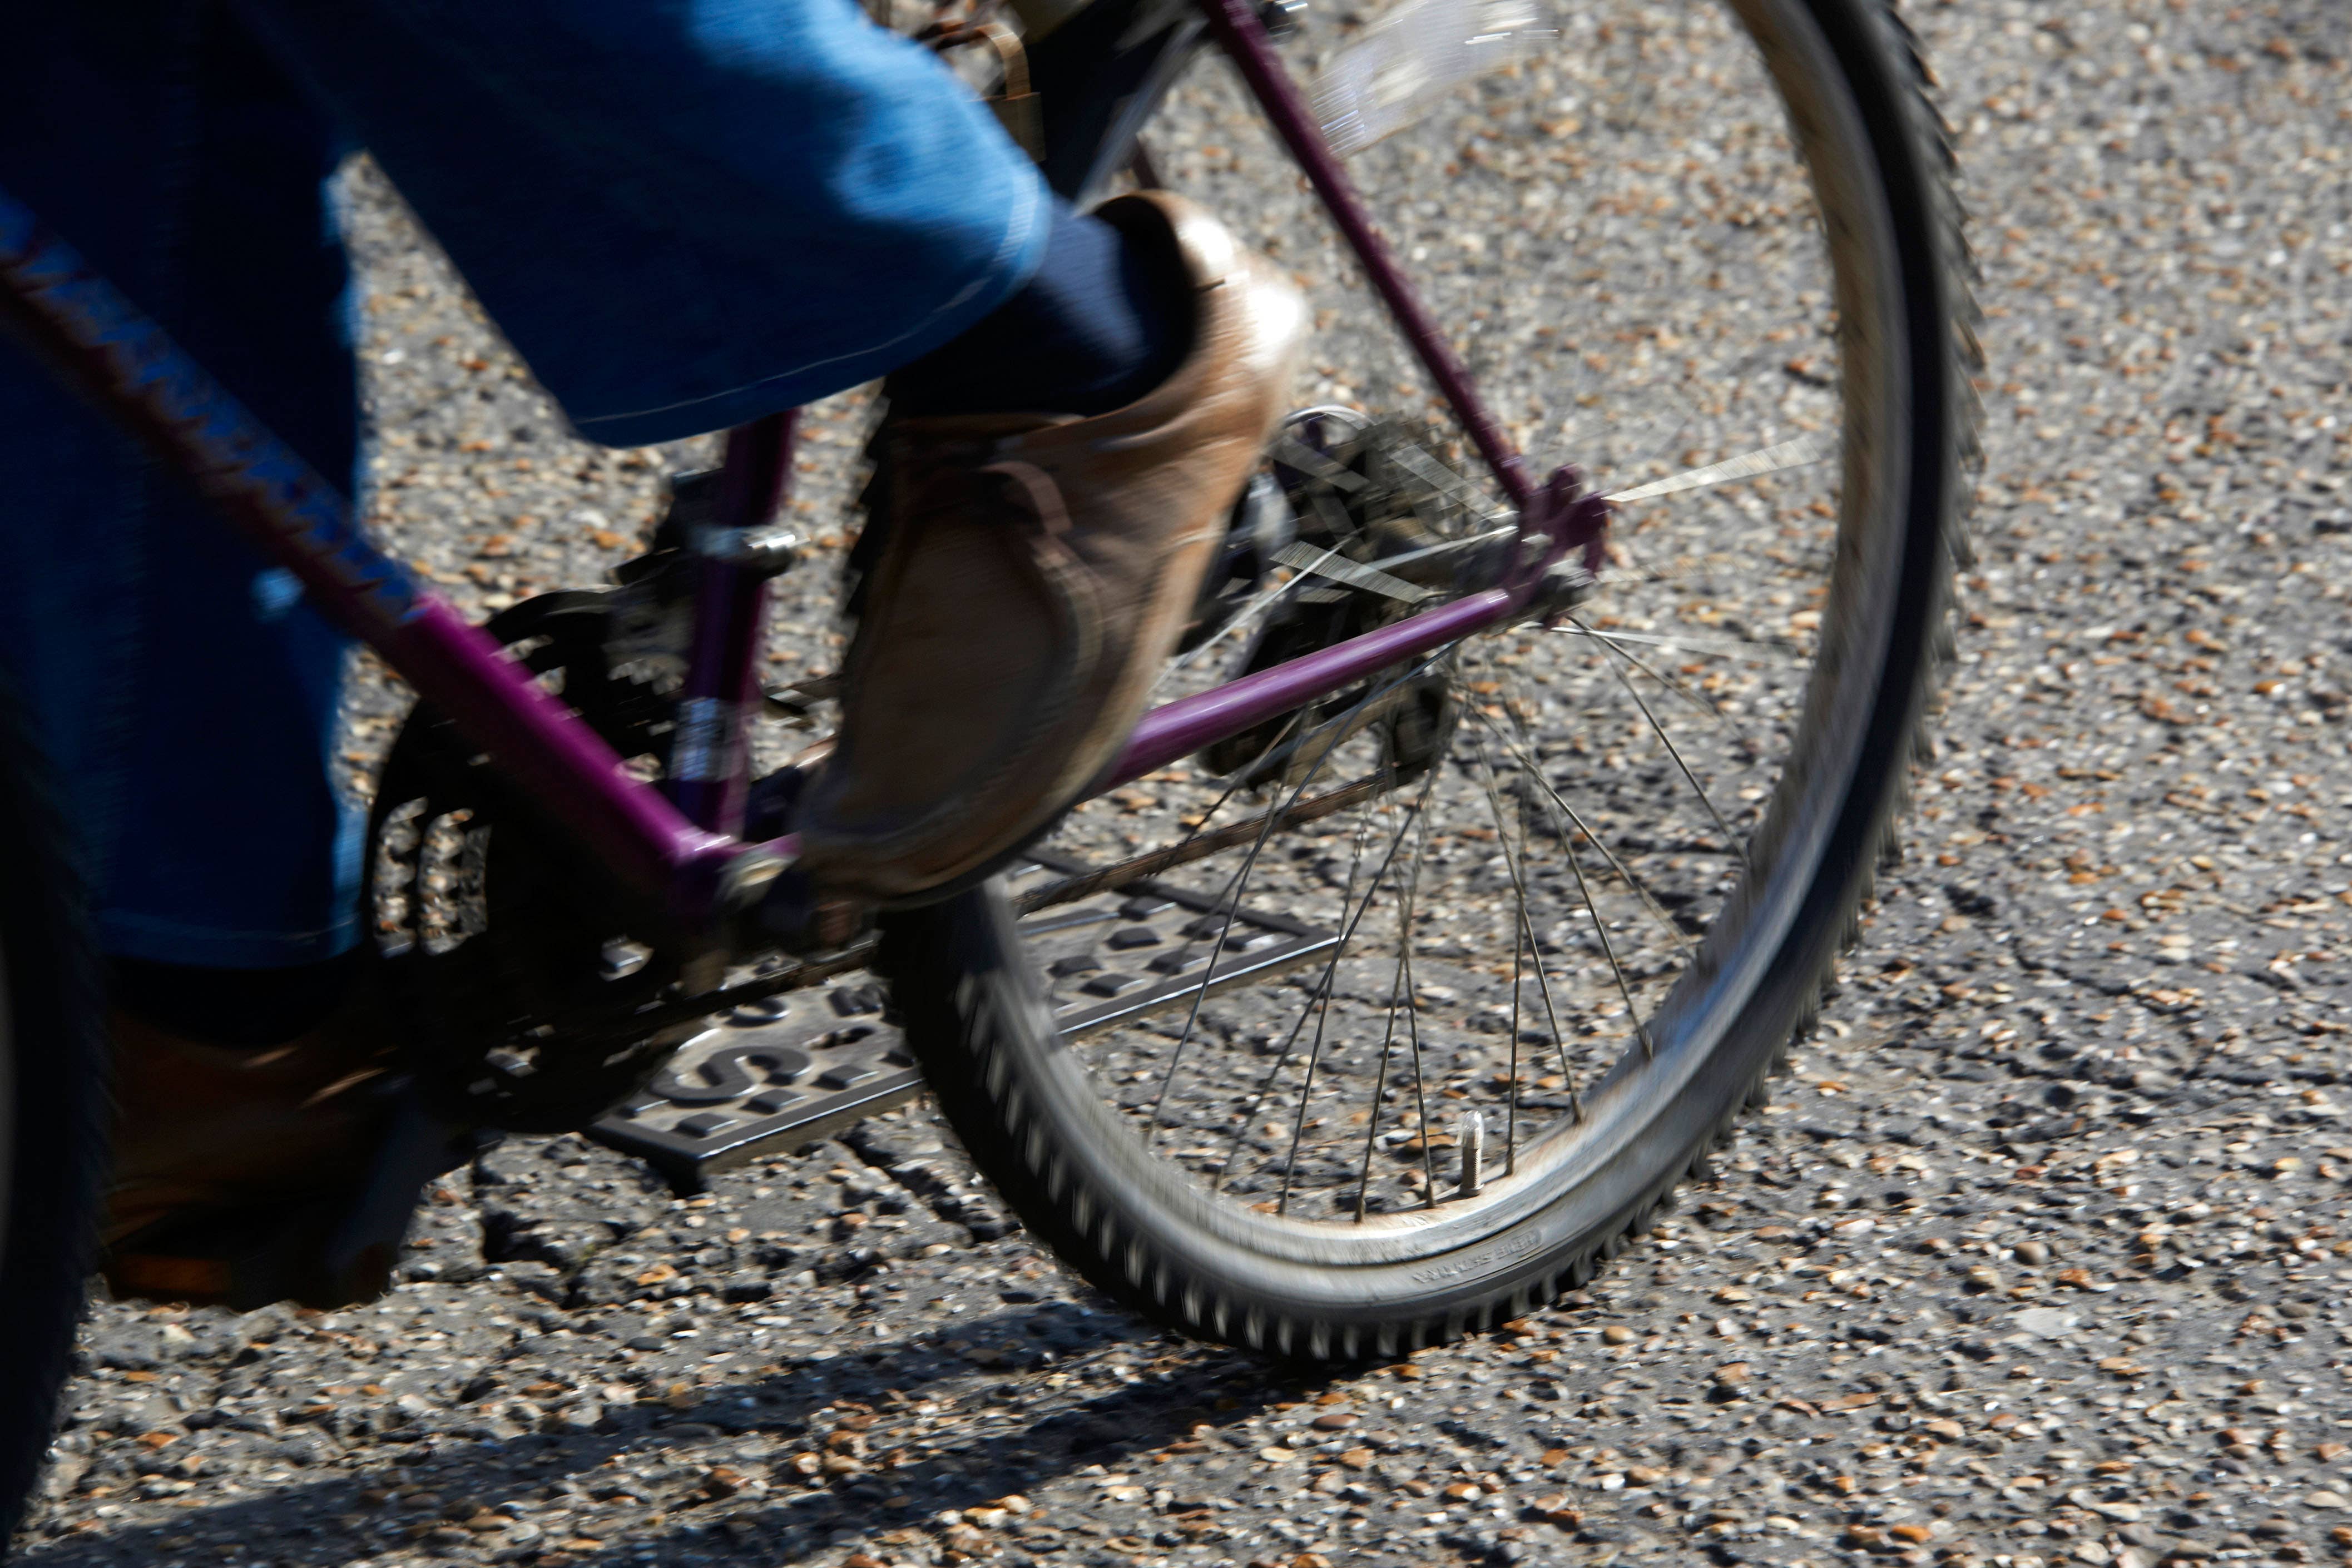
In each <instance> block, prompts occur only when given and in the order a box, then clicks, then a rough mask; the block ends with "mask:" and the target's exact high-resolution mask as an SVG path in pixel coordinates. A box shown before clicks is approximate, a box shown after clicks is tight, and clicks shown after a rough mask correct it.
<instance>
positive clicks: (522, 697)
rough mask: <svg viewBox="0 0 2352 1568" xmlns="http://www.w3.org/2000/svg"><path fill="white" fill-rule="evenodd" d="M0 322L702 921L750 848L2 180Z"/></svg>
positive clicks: (651, 885)
mask: <svg viewBox="0 0 2352 1568" xmlns="http://www.w3.org/2000/svg"><path fill="white" fill-rule="evenodd" d="M0 319H5V322H6V324H7V325H8V326H9V327H11V328H13V329H17V330H18V331H19V332H20V333H21V335H22V336H23V337H24V339H25V340H26V342H27V343H28V344H29V346H30V347H31V348H32V350H34V351H35V352H36V353H37V354H38V355H39V356H40V357H41V358H43V359H45V360H47V361H49V362H51V363H52V364H53V365H54V366H56V368H57V369H58V371H60V372H62V373H63V374H64V375H65V377H66V378H67V379H68V381H70V382H72V383H73V384H75V385H76V386H78V387H79V388H80V389H81V390H83V391H84V392H87V393H89V395H90V396H91V398H92V399H93V400H94V401H96V402H97V403H98V404H99V405H100V407H101V408H102V409H104V410H105V411H106V412H108V413H110V414H112V415H113V416H114V418H115V419H116V420H117V422H118V423H120V424H121V425H122V426H123V427H124V428H125V429H126V430H128V431H129V432H130V433H131V434H133V435H134V436H136V437H137V438H138V439H139V440H140V441H142V443H143V444H146V445H147V446H149V447H150V448H152V449H153V450H154V451H155V452H157V453H158V454H159V455H161V456H162V457H163V460H164V462H165V463H166V465H168V466H170V467H172V468H173V469H175V470H177V471H178V472H180V473H182V474H184V475H185V476H188V478H189V479H190V480H191V481H193V482H194V484H195V485H196V486H197V487H198V489H200V490H201V491H202V492H203V493H204V494H205V496H206V497H209V498H210V499H211V500H212V501H214V502H215V504H216V505H218V506H219V507H221V508H222V510H223V511H225V512H226V514H227V515H228V516H229V517H230V518H231V519H232V520H233V521H234V522H235V523H236V526H237V527H238V528H239V529H240V530H241V531H242V532H243V533H244V534H245V535H246V537H247V538H249V539H250V540H252V541H253V543H254V544H255V545H256V546H257V548H258V549H260V550H261V551H262V552H263V553H264V554H265V555H267V556H268V557H269V558H270V559H272V560H275V561H277V562H278V563H279V564H281V565H282V566H284V567H285V568H286V569H287V570H289V571H291V572H292V573H293V574H294V575H295V577H296V578H298V579H299V580H300V581H301V583H302V585H303V588H304V589H305V591H307V592H308V593H309V594H310V597H311V600H312V601H313V602H315V603H317V604H318V605H319V606H320V608H321V609H322V610H323V611H324V612H325V613H326V614H327V615H328V617H329V618H330V619H331V620H332V621H333V622H335V623H336V624H338V625H339V626H341V627H342V628H343V629H344V630H345V631H347V632H351V633H352V635H354V636H356V637H359V638H361V639H362V640H363V641H365V642H366V643H369V644H371V645H372V646H373V647H374V648H376V649H377V650H378V651H379V652H381V653H383V656H384V658H385V660H386V661H387V662H388V663H389V664H391V665H392V667H393V668H394V669H395V670H397V671H399V672H400V674H402V675H403V676H404V677H406V678H407V680H408V681H409V683H410V684H411V685H414V686H415V688H416V690H417V692H418V694H419V695H422V696H423V697H424V698H425V700H426V701H427V702H430V703H432V704H433V705H434V706H436V707H439V708H440V709H442V711H444V712H446V714H448V715H449V716H450V717H451V719H453V720H454V721H456V723H457V726H458V727H459V728H460V729H461V730H462V731H464V733H465V734H466V735H467V737H469V738H471V739H472V740H474V741H475V742H476V743H477V744H478V745H479V746H481V747H483V748H484V749H485V750H487V751H488V752H489V754H490V755H491V756H492V757H493V758H497V759H498V761H499V764H500V765H501V766H503V767H505V768H508V769H509V771H510V772H511V773H512V774H513V776H514V777H515V779H517V780H518V781H519V782H520V784H521V785H522V786H523V787H524V789H526V790H527V791H529V792H530V794H531V795H532V796H533V797H534V798H536V799H538V800H541V802H542V803H543V804H544V806H545V807H546V809H547V810H548V811H549V813H550V814H551V816H553V817H554V818H555V819H556V820H558V821H562V822H563V823H564V824H566V825H567V826H569V827H570V828H571V829H572V831H574V832H576V833H578V834H579V835H580V836H581V837H582V838H583V839H584V840H585V841H587V843H588V845H589V847H590V848H591V850H592V851H593V852H594V853H596V854H598V855H600V856H602V857H603V858H604V859H605V860H606V861H607V862H610V863H611V865H612V866H613V868H614V872H615V873H616V874H617V875H618V876H620V878H621V879H622V880H623V882H624V883H625V884H627V885H628V886H630V887H632V888H634V889H635V890H636V891H637V892H638V893H639V894H641V895H643V896H646V897H647V898H649V899H652V900H654V901H656V903H657V904H659V905H660V906H661V907H662V908H664V909H665V910H666V911H667V912H668V913H670V914H671V915H675V916H677V917H679V918H682V919H685V920H687V921H688V922H689V923H694V924H699V923H700V921H701V920H702V919H703V918H704V917H705V915H707V914H708V912H709V908H710V905H711V903H712V901H713V899H714V897H715V896H716V890H717V887H718V883H719V876H720V873H721V872H722V870H723V869H724V867H725V866H726V864H727V862H729V860H730V858H731V856H732V855H733V853H734V852H738V851H739V850H740V845H737V844H734V843H732V842H731V841H729V840H727V839H725V838H723V837H721V836H719V835H718V834H715V833H711V832H708V831H703V830H701V829H699V828H698V827H696V826H695V825H694V824H693V823H692V822H690V821H687V819H686V818H685V817H683V816H681V815H680V814H679V812H678V811H677V809H676V808H675V807H673V806H672V805H671V804H670V803H669V801H668V800H666V799H664V798H663V796H662V795H661V793H660V792H659V791H658V790H656V789H652V788H651V787H649V786H647V785H645V784H641V783H639V782H638V781H637V780H635V779H632V778H630V777H629V776H628V774H627V773H625V771H624V770H623V768H622V766H621V759H620V758H618V757H616V756H615V755H614V752H613V749H612V747H609V746H607V745H605V744H604V740H603V738H602V737H599V736H598V735H597V734H596V733H595V732H594V731H593V730H592V729H590V728H589V727H587V726H586V725H585V724H583V723H582V722H580V720H579V719H577V718H576V717H574V716H572V713H571V712H570V711H569V710H567V709H566V708H565V707H564V706H562V704H561V703H558V702H557V701H556V700H555V699H554V698H553V697H551V695H548V694H547V693H546V692H544V691H542V690H541V689H540V688H539V686H538V685H535V684H534V683H533V682H532V680H531V678H530V674H529V672H528V671H526V670H525V669H524V668H523V666H522V665H520V664H516V663H515V662H513V661H512V660H509V659H508V658H507V657H506V656H505V653H504V652H503V651H502V650H501V649H500V648H499V645H498V643H496V642H495V641H493V640H492V639H491V638H490V637H489V636H488V635H487V634H486V633H484V632H482V631H481V630H480V629H479V628H478V627H476V626H473V625H470V624H468V623H467V622H466V620H465V619H464V618H463V617H462V616H460V615H459V614H458V613H457V612H456V611H455V610H453V609H452V608H450V606H449V605H448V604H447V603H446V602H444V601H441V600H438V599H436V598H434V597H433V596H431V595H429V594H426V593H425V592H423V591H420V590H419V589H418V587H417V586H416V583H415V580H413V579H412V578H411V577H410V576H409V574H408V572H407V571H406V570H404V568H403V567H401V566H400V565H399V563H397V562H396V561H394V560H392V559H389V558H387V557H386V556H384V555H383V554H382V553H381V552H379V551H378V550H377V549H375V547H374V546H373V544H371V543H370V542H369V540H368V538H367V537H366V535H365V534H364V533H363V532H362V530H361V528H360V527H359V524H358V521H357V519H356V518H355V517H353V516H352V509H351V505H350V503H349V502H348V501H346V500H345V499H344V498H343V497H342V496H341V494H340V493H339V492H338V491H337V490H336V488H335V487H334V486H332V485H331V484H329V483H328V482H327V481H326V480H325V479H324V478H322V477H320V476H319V475H318V474H317V473H316V472H314V471H313V470H312V469H311V468H310V465H308V464H307V463H305V462H304V461H303V460H302V459H301V458H300V457H299V455H296V454H295V452H294V451H293V450H292V449H291V448H289V447H288V446H287V445H286V444H284V443H282V442H280V441H279V440H278V438H277V437H276V436H274V435H272V434H270V433H269V432H268V430H266V429H265V428H263V426H262V424H261V423H260V422H259V421H258V420H257V419H255V418H254V417H253V415H252V414H251V413H248V412H247V410H246V409H245V407H244V406H243V405H242V404H241V403H239V402H237V401H236V398H234V397H232V396H231V395H230V394H229V392H227V390H226V388H224V387H222V386H221V385H220V383H218V382H215V381H214V380H213V379H212V378H211V377H210V376H209V375H207V374H205V371H204V370H203V369H202V368H201V367H199V366H198V365H197V364H196V363H195V361H193V360H191V359H190V358H188V356H187V355H186V354H185V353H184V352H182V351H181V350H180V348H179V347H178V345H176V344H175V343H173V341H172V340H171V339H170V337H169V336H168V335H166V334H165V332H164V331H163V328H161V327H160V326H158V325H157V324H156V323H155V322H154V321H152V319H149V318H148V317H147V316H145V315H144V314H143V313H142V312H141V311H140V310H139V309H138V308H137V307H136V306H134V305H132V304H131V301H130V300H129V299H128V298H125V297H124V296H123V295H121V293H120V292H118V291H117V290H116V289H115V288H114V287H112V286H111V285H110V284H109V283H107V282H106V281H105V279H103V278H101V277H99V276H98V275H97V274H95V273H94V272H92V271H91V270H90V268H89V266H88V265H87V264H86V263H85V262H84V261H83V260H82V258H81V257H80V256H79V255H78V254H76V252H75V251H74V250H73V249H72V248H71V247H70V246H68V245H67V244H66V243H65V242H64V241H63V240H62V239H60V238H58V236H57V235H54V234H52V233H50V232H49V231H47V229H46V228H44V227H43V226H42V225H41V224H40V222H39V221H38V219H37V218H36V217H35V215H34V214H33V213H32V212H31V211H30V210H29V209H27V208H26V207H25V206H24V205H23V204H20V203H18V202H17V201H16V199H15V198H14V197H13V196H12V195H10V194H9V193H7V192H5V191H0Z"/></svg>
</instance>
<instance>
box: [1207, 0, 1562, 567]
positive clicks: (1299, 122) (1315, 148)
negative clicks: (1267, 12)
mask: <svg viewBox="0 0 2352 1568" xmlns="http://www.w3.org/2000/svg"><path fill="white" fill-rule="evenodd" d="M1198 3H1199V5H1200V7H1201V11H1202V15H1203V16H1206V17H1207V18H1208V22H1209V31H1210V32H1211V34H1212V35H1213V36H1214V37H1215V38H1216V40H1217V44H1218V47H1221V48H1223V50H1224V51H1225V53H1226V55H1227V56H1228V57H1231V58H1232V60H1233V62H1234V67H1235V68H1237V69H1239V70H1240V72H1241V73H1242V79H1243V80H1244V81H1245V82H1247V83H1248V84H1249V89H1250V93H1251V95H1252V96H1253V97H1255V99H1257V103H1258V107H1259V109H1261V110H1264V111H1265V117H1266V119H1267V120H1268V121H1269V122H1271V123H1272V125H1273V126H1274V130H1275V134H1276V135H1277V136H1280V137H1281V138H1282V141H1283V145H1284V146H1286V147H1287V148H1289V149H1290V155H1291V157H1292V158H1294V159H1296V160H1297V162H1298V168H1299V171H1300V172H1302V173H1304V174H1305V175H1306V176H1307V183H1309V184H1311V185H1313V186H1314V187H1315V193H1316V194H1317V195H1318V196H1319V197H1321V198H1322V200H1323V205H1324V208H1325V210H1327V211H1328V212H1329V213H1330V214H1331V221H1332V222H1333V223H1334V224H1336V225H1339V233H1340V234H1341V235H1344V236H1345V237H1346V239H1347V241H1348V247H1349V249H1350V250H1352V251H1354V252H1355V253H1356V259H1357V260H1358V261H1359V262H1360V263H1362V264H1363V268H1364V276H1365V277H1368V278H1370V280H1371V284H1372V287H1373V288H1374V289H1375V290H1376V291H1378V293H1379V294H1380V297H1381V302H1382V303H1383V304H1385V305H1386V306H1387V307H1388V309H1389V315H1390V317H1391V319H1393V320H1394V321H1395V322H1396V324H1397V329H1398V330H1399V331H1400V332H1402V333H1403V334H1404V337H1405V340H1406V341H1407V342H1409V343H1411V344H1412V351H1413V354H1414V357H1416V358H1417V359H1419V360H1420V361H1421V363H1422V367H1423V369H1424V370H1426V371H1428V372H1429V379H1430V380H1431V381H1432V382H1435V383H1436V385H1437V390H1438V391H1439V392H1441V393H1443V394H1444V398H1445V401H1446V403H1447V404H1448V405H1449V406H1450V407H1451V408H1452V409H1453V410H1454V418H1456V419H1458V420H1460V421H1461V422H1462V428H1463V430H1464V431H1465V433H1467V434H1468V435H1469V437H1470V440H1471V443H1472V444H1474V445H1475V446H1476V447H1477V448H1478V455H1479V456H1480V457H1482V458H1484V459H1485V460H1486V466H1487V468H1488V469H1489V470H1490V471H1492V472H1493V474H1494V476H1495V483H1496V485H1497V486H1500V487H1501V489H1502V491H1503V494H1504V495H1505V496H1507V497H1509V499H1510V502H1511V505H1512V507H1513V508H1514V509H1515V510H1516V511H1517V514H1518V517H1519V528H1520V531H1521V532H1522V533H1524V532H1527V531H1528V517H1529V514H1530V513H1531V512H1532V511H1533V510H1534V509H1535V506H1536V500H1537V496H1538V488H1539V486H1538V481H1537V479H1536V477H1535V475H1534V473H1533V471H1532V470H1530V469H1529V467H1528V461H1527V459H1526V458H1525V457H1523V456H1521V455H1519V453H1518V452H1517V450H1516V449H1515V448H1514V447H1513V446H1512V444H1511V441H1510V438H1509V437H1508V436H1507V435H1505V434H1503V427H1502V425H1501V424H1500V423H1497V422H1496V419H1495V417H1494V415H1493V414H1492V413H1489V412H1488V411H1487V409H1486V402H1484V401H1483V400H1482V399H1481V398H1480V397H1479V395H1478V389H1477V387H1476V386H1475V384H1474V383H1473V382H1471V380H1470V371H1469V368H1468V367H1467V366H1465V365H1464V364H1463V362H1462V361H1461V359H1460V358H1459V357H1458V356H1456V355H1455V353H1454V349H1453V346H1452V344H1450V343H1449V342H1448V341H1447V340H1446V337H1445V334H1444V331H1443V330H1442V329H1440V328H1439V327H1438V325H1437V323H1436V321H1435V320H1434V319H1432V317H1431V316H1430V314H1429V311H1428V308H1426V307H1424V306H1423V304H1422V302H1421V296H1420V295H1419V294H1417V293H1415V292H1414V290H1413V287H1412V280H1411V279H1409V278H1407V277H1405V275H1404V272H1403V269H1402V268H1401V267H1398V266H1397V263H1396V257H1395V256H1393V255H1391V253H1390V250H1389V247H1388V243H1387V242H1386V241H1385V240H1383V239H1381V235H1380V231H1379V230H1377V229H1375V228H1373V227H1372V222H1371V219H1370V217H1368V216H1367V215H1366V214H1365V212H1364V202H1363V198H1362V197H1361V196H1360V195H1359V194H1357V192H1356V187H1355V185H1354V183H1352V182H1350V181H1349V178H1348V175H1347V172H1346V171H1345V170H1343V169H1342V168H1340V166H1339V158H1338V156H1337V155H1336V154H1335V153H1333V152H1332V151H1331V144H1330V143H1329V142H1328V141H1325V140H1324V139H1323V130H1322V127H1321V126H1319V125H1318V124H1317V123H1316V120H1315V116H1314V114H1313V112H1312V111H1311V110H1308V108H1307V100H1306V99H1304V98H1302V97H1300V96H1299V91H1298V87H1297V83H1295V82H1293V81H1292V80H1291V79H1290V73H1289V72H1288V71H1286V70H1285V69H1284V68H1283V65H1282V60H1281V58H1280V57H1279V56H1277V55H1276V52H1275V46H1274V40H1273V39H1272V38H1271V37H1267V35H1266V31H1265V26H1264V25H1263V24H1261V23H1260V22H1259V21H1258V19H1257V10H1256V7H1255V5H1254V4H1253V0H1198Z"/></svg>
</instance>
